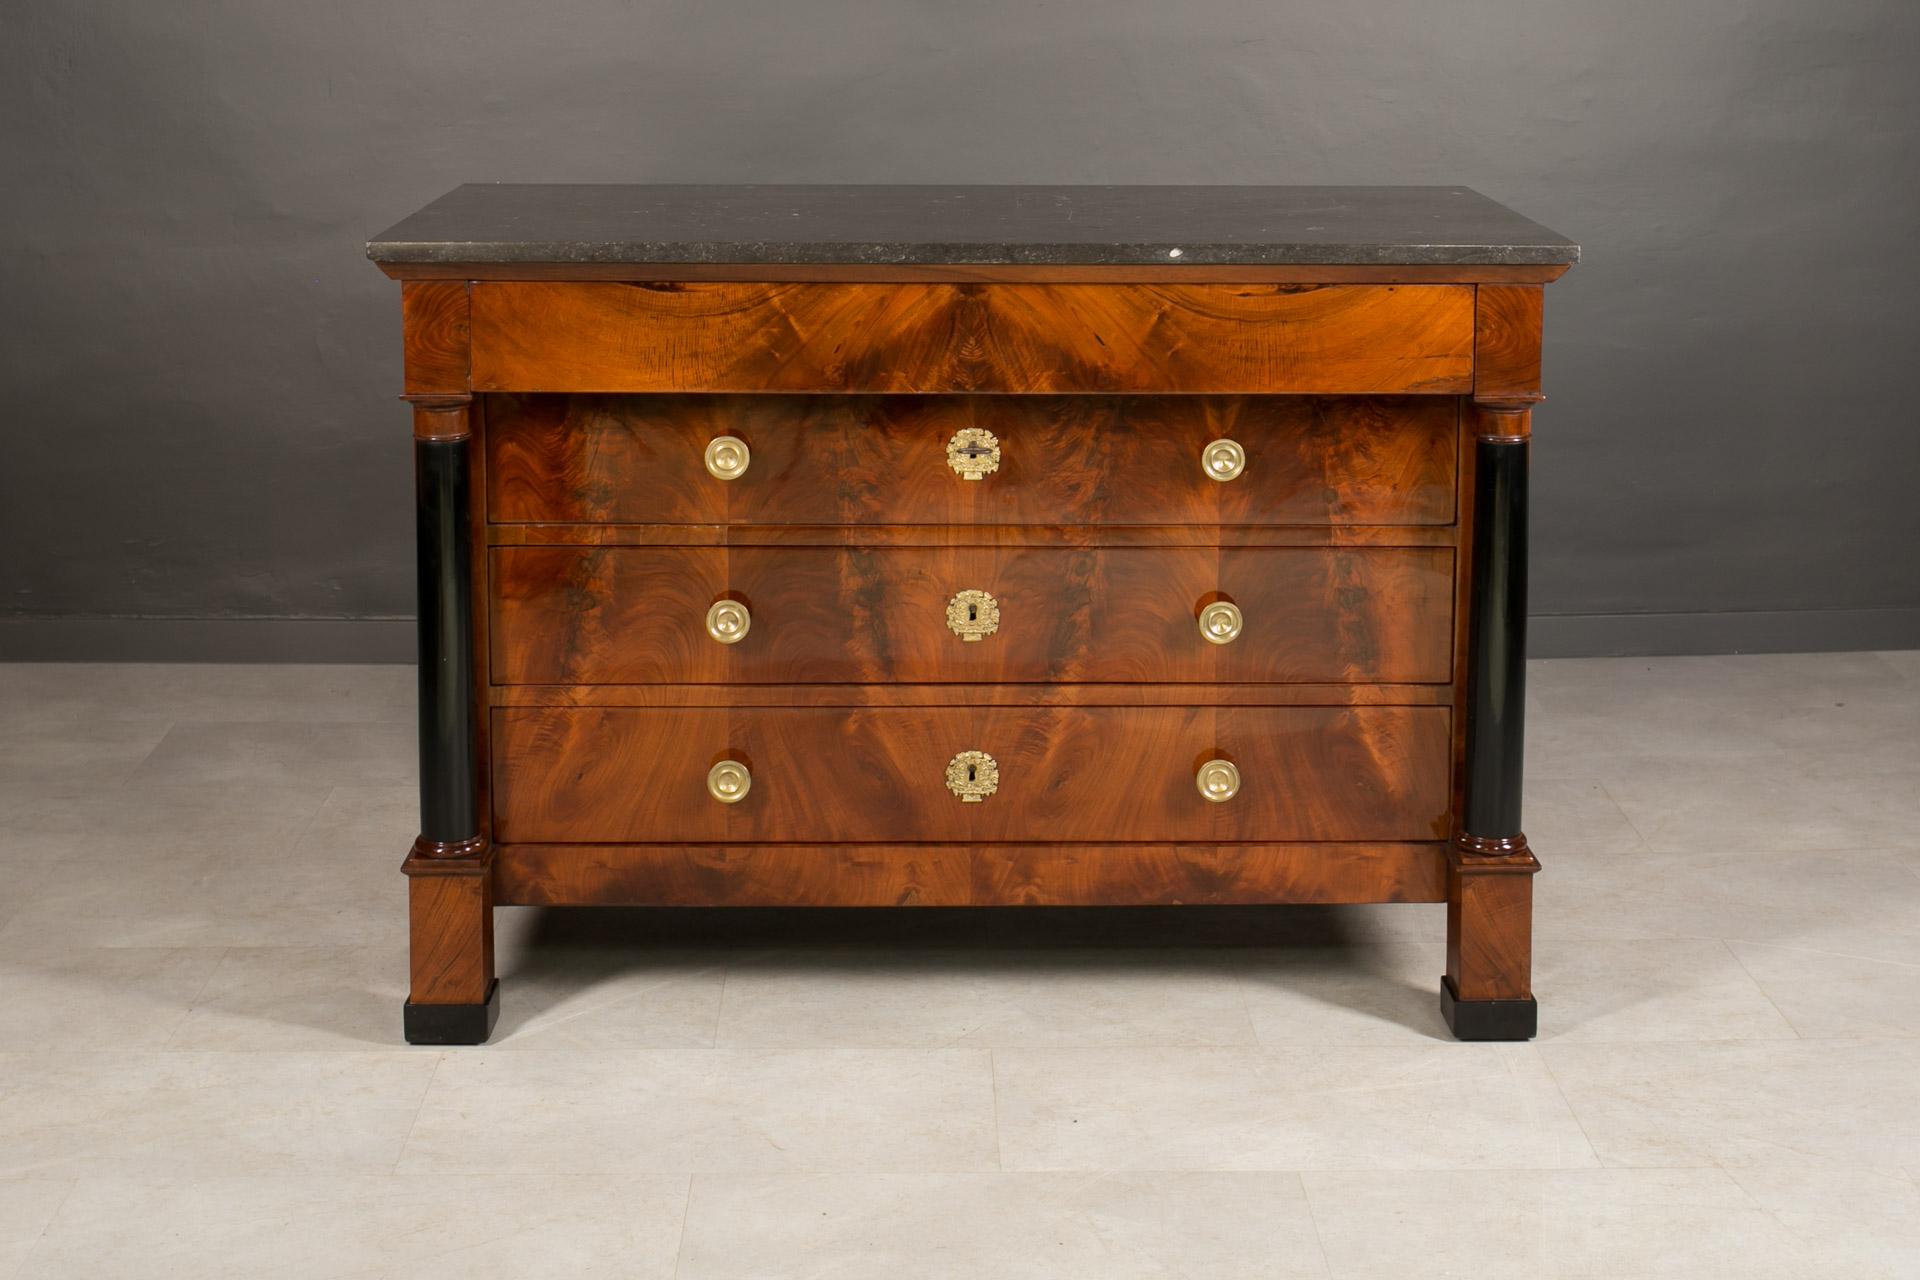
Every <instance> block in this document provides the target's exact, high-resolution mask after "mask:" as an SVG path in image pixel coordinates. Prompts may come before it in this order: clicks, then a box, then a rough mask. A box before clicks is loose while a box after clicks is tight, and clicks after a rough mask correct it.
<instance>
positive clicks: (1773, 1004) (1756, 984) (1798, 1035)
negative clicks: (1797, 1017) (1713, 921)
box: [1720, 938, 1807, 1040]
mask: <svg viewBox="0 0 1920 1280" xmlns="http://www.w3.org/2000/svg"><path fill="white" fill-rule="evenodd" d="M1720 949H1721V950H1722V951H1725V952H1726V953H1727V955H1728V956H1729V957H1731V958H1732V960H1733V962H1734V964H1736V965H1738V966H1739V967H1740V972H1741V973H1744V974H1746V975H1747V981H1748V982H1749V983H1751V984H1752V985H1753V989H1754V990H1755V991H1757V992H1759V993H1760V998H1761V999H1762V1000H1765V1001H1766V1002H1767V1004H1768V1006H1769V1007H1770V1008H1772V1010H1773V1011H1774V1012H1775V1013H1777V1014H1779V1015H1780V1020H1781V1021H1782V1022H1784V1023H1786V1024H1787V1029H1788V1030H1790V1031H1792V1032H1793V1035H1794V1038H1795V1039H1797V1040H1805V1039H1806V1038H1807V1036H1806V1034H1805V1033H1804V1032H1802V1031H1801V1030H1800V1024H1799V1023H1797V1022H1795V1021H1794V1020H1793V1019H1792V1018H1791V1017H1790V1016H1788V1014H1787V1011H1786V1010H1785V1009H1782V1008H1781V1007H1780V1002H1779V1001H1777V1000H1775V999H1774V998H1773V993H1772V992H1770V991H1768V990H1767V989H1766V987H1765V986H1763V985H1761V982H1760V979H1759V978H1757V977H1755V976H1754V972H1753V970H1751V969H1749V968H1747V962H1746V961H1745V960H1742V959H1741V958H1740V953H1739V952H1738V951H1735V950H1734V949H1733V944H1732V943H1731V942H1729V941H1728V940H1727V939H1725V938H1722V939H1720ZM1783 1038H1784V1037H1783Z"/></svg>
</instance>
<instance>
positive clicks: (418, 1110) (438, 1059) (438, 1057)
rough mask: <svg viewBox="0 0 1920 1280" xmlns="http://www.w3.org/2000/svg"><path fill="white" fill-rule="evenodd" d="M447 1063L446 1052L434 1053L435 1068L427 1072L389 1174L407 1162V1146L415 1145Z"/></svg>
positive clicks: (397, 1170) (397, 1171) (394, 1172)
mask: <svg viewBox="0 0 1920 1280" xmlns="http://www.w3.org/2000/svg"><path fill="white" fill-rule="evenodd" d="M446 1065H447V1055H446V1054H445V1053H437V1054H435V1055H434V1059H433V1070H431V1071H429V1072H427V1079H426V1083H424V1084H423V1085H422V1086H421V1087H420V1099H419V1102H418V1103H417V1104H416V1105H415V1106H414V1109H413V1115H412V1117H411V1118H410V1119H408V1121H407V1131H406V1133H405V1134H403V1135H402V1136H401V1138H400V1145H399V1146H398V1147H397V1148H396V1149H395V1151H394V1155H393V1165H392V1167H391V1168H390V1169H388V1170H387V1172H388V1173H389V1174H395V1175H397V1174H399V1172H400V1166H401V1165H402V1164H403V1163H405V1161H406V1158H407V1148H408V1147H410V1146H412V1145H413V1135H414V1133H415V1132H416V1131H417V1130H418V1129H419V1128H420V1117H421V1116H423V1115H425V1114H426V1113H427V1099H428V1098H430V1097H432V1096H433V1083H434V1081H436V1080H438V1079H439V1078H440V1072H441V1069H442V1068H444V1067H445V1066H446Z"/></svg>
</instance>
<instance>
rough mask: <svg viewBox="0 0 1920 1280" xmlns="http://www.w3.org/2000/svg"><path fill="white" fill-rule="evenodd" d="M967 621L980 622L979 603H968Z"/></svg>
mask: <svg viewBox="0 0 1920 1280" xmlns="http://www.w3.org/2000/svg"><path fill="white" fill-rule="evenodd" d="M967 621H968V622H978V621H980V606H979V605H977V604H970V605H968V606H967Z"/></svg>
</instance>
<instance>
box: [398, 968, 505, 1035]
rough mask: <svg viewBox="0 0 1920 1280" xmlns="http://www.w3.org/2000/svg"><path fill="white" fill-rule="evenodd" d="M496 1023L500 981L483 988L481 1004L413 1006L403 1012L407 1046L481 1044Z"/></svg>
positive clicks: (408, 1003) (494, 981) (496, 980)
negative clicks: (485, 996) (483, 1001)
mask: <svg viewBox="0 0 1920 1280" xmlns="http://www.w3.org/2000/svg"><path fill="white" fill-rule="evenodd" d="M499 1020H500V980H499V979H498V978H495V979H494V980H493V981H492V982H491V983H489V984H488V986H487V998H486V1001H485V1003H483V1004H415V1003H414V1002H413V1001H411V1000H409V1001H407V1003H406V1008H405V1021H406V1028H407V1043H408V1044H485V1043H486V1042H487V1037H488V1036H490V1035H492V1034H493V1024H494V1023H496V1022H498V1021H499Z"/></svg>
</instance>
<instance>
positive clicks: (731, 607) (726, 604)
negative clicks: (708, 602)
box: [707, 600, 753, 644]
mask: <svg viewBox="0 0 1920 1280" xmlns="http://www.w3.org/2000/svg"><path fill="white" fill-rule="evenodd" d="M752 626H753V615H752V614H751V613H748V612H747V606H745V605H743V604H741V603H740V602H739V601H738V600H719V601H715V602H714V606H713V608H711V609H709V610H707V634H708V635H710V636H712V637H713V638H714V639H715V640H718V641H719V642H720V643H721V644H739V643H740V642H741V641H742V640H745V639H746V638H747V631H748V630H749V629H750V628H751V627H752Z"/></svg>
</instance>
